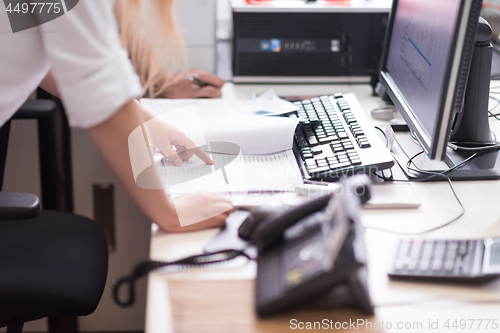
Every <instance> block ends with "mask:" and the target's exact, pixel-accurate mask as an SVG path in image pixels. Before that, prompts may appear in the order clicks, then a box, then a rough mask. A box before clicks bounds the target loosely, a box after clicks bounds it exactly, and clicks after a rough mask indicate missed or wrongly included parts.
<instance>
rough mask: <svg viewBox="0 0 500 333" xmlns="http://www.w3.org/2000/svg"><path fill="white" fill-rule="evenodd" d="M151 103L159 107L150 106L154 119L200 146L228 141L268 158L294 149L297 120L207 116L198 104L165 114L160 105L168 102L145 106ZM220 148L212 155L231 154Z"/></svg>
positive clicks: (242, 115)
mask: <svg viewBox="0 0 500 333" xmlns="http://www.w3.org/2000/svg"><path fill="white" fill-rule="evenodd" d="M160 101H162V100H160ZM153 102H154V103H153ZM174 102H175V101H174ZM151 103H153V104H154V105H156V107H158V109H153V108H151V109H149V107H150V106H148V107H147V108H148V110H150V112H152V113H155V114H156V116H155V120H161V121H164V122H166V123H169V124H171V125H173V126H176V127H177V128H179V129H180V130H181V131H183V132H184V133H185V134H186V135H187V136H188V137H189V138H191V139H192V140H193V141H194V142H195V143H198V142H203V144H200V145H199V146H201V145H204V144H205V143H210V142H229V143H232V144H236V145H238V147H239V149H240V151H241V153H242V154H244V155H267V154H273V153H278V152H280V151H285V150H288V149H292V147H293V136H294V133H295V129H296V127H297V124H298V122H299V120H298V118H285V117H273V116H269V117H267V116H259V115H252V114H248V113H231V114H221V113H216V112H214V113H207V112H206V111H202V109H201V107H199V106H196V105H195V104H192V105H188V106H184V107H181V108H178V109H174V110H169V111H163V112H162V111H161V110H160V109H161V107H159V106H158V105H160V104H165V103H156V100H147V102H146V105H150V104H151ZM153 110H155V111H154V112H153ZM214 147H215V145H214ZM218 147H219V150H217V149H216V148H212V152H214V153H229V152H228V151H223V150H222V151H221V150H220V149H223V147H224V146H223V145H219V146H218Z"/></svg>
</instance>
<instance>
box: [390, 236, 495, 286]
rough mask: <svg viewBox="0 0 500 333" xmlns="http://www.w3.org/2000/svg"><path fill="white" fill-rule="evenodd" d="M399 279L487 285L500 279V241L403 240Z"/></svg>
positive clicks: (396, 265) (396, 271)
mask: <svg viewBox="0 0 500 333" xmlns="http://www.w3.org/2000/svg"><path fill="white" fill-rule="evenodd" d="M389 276H390V277H391V278H395V279H421V280H433V281H456V282H484V281H488V280H491V279H493V278H496V277H499V276H500V238H487V239H484V240H481V239H480V240H412V239H405V240H401V241H400V243H399V246H398V250H397V253H396V258H395V261H394V266H393V268H392V271H391V272H390V273H389Z"/></svg>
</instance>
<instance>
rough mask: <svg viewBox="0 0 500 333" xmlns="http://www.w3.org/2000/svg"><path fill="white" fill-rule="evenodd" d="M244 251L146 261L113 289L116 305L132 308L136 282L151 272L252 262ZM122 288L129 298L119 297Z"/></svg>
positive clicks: (226, 251)
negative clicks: (225, 263) (243, 261)
mask: <svg viewBox="0 0 500 333" xmlns="http://www.w3.org/2000/svg"><path fill="white" fill-rule="evenodd" d="M244 251H245V249H243V250H224V251H218V252H213V253H206V254H200V255H195V256H191V257H186V258H183V259H179V260H176V261H172V262H166V261H154V260H145V261H142V262H140V263H139V264H137V265H136V266H135V267H134V269H133V270H132V272H131V273H130V274H129V275H126V276H123V277H121V278H118V279H117V280H116V281H115V282H114V283H113V287H112V290H111V292H112V296H113V300H114V301H115V303H116V304H118V305H120V306H122V307H129V306H132V305H133V304H134V302H135V282H136V280H137V279H139V278H141V277H143V276H145V275H147V274H148V273H149V272H151V271H153V270H155V269H158V268H161V267H166V266H180V267H182V268H189V267H197V266H203V265H209V264H216V263H221V262H226V261H229V260H232V259H234V258H237V257H239V256H243V257H246V258H248V259H249V260H252V258H250V256H248V255H247V254H246V253H245V252H244ZM122 286H126V287H127V286H128V288H127V297H126V298H121V297H120V295H119V292H120V289H121V288H122Z"/></svg>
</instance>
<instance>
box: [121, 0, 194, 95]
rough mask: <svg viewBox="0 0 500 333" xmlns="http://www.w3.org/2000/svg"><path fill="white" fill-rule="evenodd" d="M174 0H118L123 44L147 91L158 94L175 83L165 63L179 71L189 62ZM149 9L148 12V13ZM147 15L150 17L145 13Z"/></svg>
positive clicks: (148, 93)
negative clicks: (177, 24)
mask: <svg viewBox="0 0 500 333" xmlns="http://www.w3.org/2000/svg"><path fill="white" fill-rule="evenodd" d="M173 2H174V0H150V1H149V4H150V7H149V8H148V7H146V6H143V1H142V0H116V2H115V7H114V12H115V17H116V19H117V22H118V26H119V29H120V36H121V42H122V45H123V48H124V49H125V50H127V51H128V53H129V57H130V60H131V62H132V65H133V66H134V68H135V71H136V73H137V74H138V75H139V78H140V80H141V84H142V86H143V88H144V95H145V96H148V97H156V96H158V95H159V94H160V93H161V92H162V91H163V90H165V88H167V87H168V86H170V85H171V84H173V83H174V82H173V79H172V77H173V76H172V75H170V76H166V75H165V73H164V70H163V67H164V66H165V67H168V68H169V71H170V72H175V71H176V70H177V69H179V68H180V67H181V66H182V65H184V62H185V59H186V57H185V49H184V43H183V42H182V39H181V37H180V35H179V33H178V30H177V26H176V23H175V19H174V15H173ZM145 13H148V15H145ZM146 16H147V18H148V19H147V20H145V17H146Z"/></svg>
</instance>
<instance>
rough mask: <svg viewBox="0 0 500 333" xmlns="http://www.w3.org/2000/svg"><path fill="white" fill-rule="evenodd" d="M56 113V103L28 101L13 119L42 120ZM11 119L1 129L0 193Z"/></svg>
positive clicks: (44, 100)
mask: <svg viewBox="0 0 500 333" xmlns="http://www.w3.org/2000/svg"><path fill="white" fill-rule="evenodd" d="M55 111H56V103H55V102H54V101H51V100H46V99H28V100H27V101H26V102H25V103H24V104H23V105H22V106H21V107H20V108H19V110H17V112H16V113H15V114H14V116H13V117H12V119H41V118H48V117H52V116H53V115H54V113H55ZM10 124H11V119H9V120H8V121H7V122H6V123H5V124H3V126H2V127H1V128H0V191H1V190H2V186H3V177H4V173H5V164H6V162H7V149H8V146H9V134H10Z"/></svg>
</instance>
